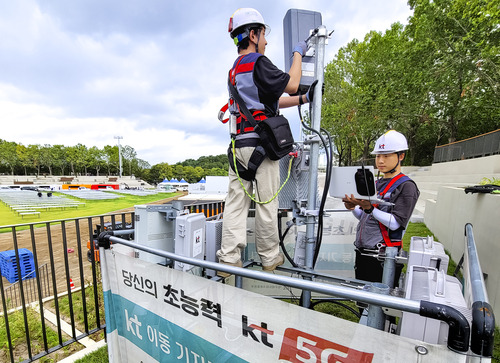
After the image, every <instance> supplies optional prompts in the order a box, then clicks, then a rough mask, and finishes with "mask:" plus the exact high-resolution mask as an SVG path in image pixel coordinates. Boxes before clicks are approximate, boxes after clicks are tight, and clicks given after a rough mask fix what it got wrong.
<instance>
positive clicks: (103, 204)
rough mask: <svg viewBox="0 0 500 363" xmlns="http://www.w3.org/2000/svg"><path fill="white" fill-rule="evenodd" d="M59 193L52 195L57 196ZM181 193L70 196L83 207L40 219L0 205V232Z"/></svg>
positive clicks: (98, 212) (121, 207)
mask: <svg viewBox="0 0 500 363" xmlns="http://www.w3.org/2000/svg"><path fill="white" fill-rule="evenodd" d="M57 194H59V193H54V195H57ZM180 194H181V193H158V194H153V195H147V196H133V195H125V194H123V195H124V196H123V197H122V198H118V199H110V200H82V199H77V198H74V197H72V196H66V197H67V198H71V199H75V200H78V201H83V202H84V203H85V206H80V207H78V208H76V209H75V208H67V209H65V210H50V211H43V210H42V211H41V214H40V218H38V217H36V216H26V217H24V218H21V217H20V216H18V215H17V213H16V212H14V211H12V210H11V209H10V208H9V207H8V206H6V205H5V204H3V203H1V204H0V232H2V230H1V226H8V225H12V224H23V223H33V222H37V221H44V222H46V221H52V220H59V219H66V218H77V217H87V216H93V215H100V214H105V213H110V212H114V211H118V210H122V209H126V208H130V207H133V206H134V205H138V204H148V203H152V202H157V201H160V200H163V199H166V198H172V197H174V196H176V195H180Z"/></svg>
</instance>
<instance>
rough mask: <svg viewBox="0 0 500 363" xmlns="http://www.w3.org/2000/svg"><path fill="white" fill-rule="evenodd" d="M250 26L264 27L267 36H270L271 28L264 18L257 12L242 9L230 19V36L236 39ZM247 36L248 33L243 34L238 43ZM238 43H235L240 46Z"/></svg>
mask: <svg viewBox="0 0 500 363" xmlns="http://www.w3.org/2000/svg"><path fill="white" fill-rule="evenodd" d="M250 25H262V26H263V27H265V28H266V34H269V31H270V28H269V26H268V25H266V23H264V18H263V17H262V15H261V14H260V13H259V12H258V11H257V10H255V9H252V8H240V9H238V10H236V11H235V12H234V14H233V15H232V16H231V18H229V26H228V29H227V31H228V32H229V36H230V37H231V38H233V39H234V38H235V37H236V36H237V35H238V34H241V33H244V30H245V29H247V28H248V27H249V26H250ZM247 36H248V33H245V34H242V36H241V37H238V38H240V39H238V42H240V41H241V40H242V39H243V38H246V37H247ZM238 42H236V39H235V43H236V44H238Z"/></svg>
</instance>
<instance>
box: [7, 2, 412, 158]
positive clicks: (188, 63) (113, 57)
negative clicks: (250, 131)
mask: <svg viewBox="0 0 500 363" xmlns="http://www.w3.org/2000/svg"><path fill="white" fill-rule="evenodd" d="M239 7H254V8H256V9H258V10H259V11H260V12H261V13H262V15H263V16H264V19H265V21H266V23H267V24H268V25H270V27H271V33H270V34H269V36H268V37H266V38H267V41H268V46H267V48H266V55H267V56H268V57H269V58H270V59H271V60H272V61H273V62H274V63H275V64H276V65H277V66H278V67H280V68H282V69H283V68H284V51H283V44H284V43H283V17H284V16H285V14H286V12H287V10H288V9H291V8H295V9H307V10H313V11H318V12H320V13H321V14H322V19H323V24H324V25H325V26H326V28H327V29H328V31H329V32H330V31H331V30H334V31H335V32H334V33H333V36H332V38H331V39H330V40H329V44H328V45H327V47H326V57H325V63H327V62H328V61H329V60H331V59H333V57H334V56H335V54H336V53H337V51H338V49H339V48H340V47H343V46H345V45H346V44H347V43H348V42H349V41H350V40H352V39H354V38H357V39H363V37H364V35H365V34H366V33H367V32H368V31H370V30H376V31H385V30H386V29H388V28H389V27H390V25H391V24H392V23H394V22H397V21H399V22H401V23H403V24H407V19H408V17H409V16H411V14H412V12H411V10H410V8H409V6H408V5H407V2H406V0H350V1H345V0H342V1H340V0H309V1H290V0H288V1H284V0H275V1H269V0H265V1H262V0H253V1H251V2H244V1H229V0H213V1H206V0H191V1H173V0H119V1H118V0H73V1H68V0H49V1H44V0H16V1H12V0H0V35H1V41H0V69H1V71H0V124H1V127H0V139H3V140H7V141H14V142H17V143H22V144H24V145H29V144H40V145H44V144H49V145H56V144H62V145H65V146H73V145H76V144H78V143H81V144H84V145H86V146H87V147H91V146H98V147H100V148H102V147H103V146H104V145H115V144H116V142H117V140H116V139H115V138H114V137H115V136H122V137H123V139H122V140H121V143H122V145H130V146H132V147H133V148H134V149H135V150H136V152H137V157H138V158H141V159H143V160H146V161H148V162H149V163H150V164H151V165H154V164H157V163H159V162H168V163H170V164H173V163H176V162H179V161H183V160H185V159H188V158H193V159H196V158H198V157H200V156H203V155H218V154H222V153H225V151H226V148H227V145H228V140H229V138H228V132H227V127H226V125H222V124H221V123H220V122H219V121H218V120H217V113H218V110H219V109H220V107H221V106H222V105H223V104H225V103H226V102H227V90H226V81H227V71H228V70H229V68H230V66H231V64H232V63H233V61H234V59H235V58H236V49H235V48H236V47H235V46H234V44H233V43H232V40H231V39H230V38H229V36H228V33H227V26H228V21H229V17H230V16H231V14H232V13H233V12H234V11H235V10H236V9H237V8H239ZM296 114H297V112H296V110H294V111H293V112H292V113H291V112H290V111H289V110H287V112H286V113H285V115H286V116H287V117H288V118H289V120H290V122H291V124H292V126H293V127H295V126H296V127H297V128H298V120H297V117H296ZM294 125H295V126H294Z"/></svg>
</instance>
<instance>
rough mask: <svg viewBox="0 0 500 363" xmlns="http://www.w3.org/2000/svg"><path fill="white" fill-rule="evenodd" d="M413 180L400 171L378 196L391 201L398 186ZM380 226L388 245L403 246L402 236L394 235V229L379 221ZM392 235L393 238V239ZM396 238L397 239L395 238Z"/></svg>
mask: <svg viewBox="0 0 500 363" xmlns="http://www.w3.org/2000/svg"><path fill="white" fill-rule="evenodd" d="M408 180H411V179H410V178H409V177H407V176H406V175H404V174H403V173H400V174H398V175H396V176H395V177H394V178H392V179H391V180H390V181H389V183H387V185H386V186H385V188H384V189H383V190H382V191H381V192H379V193H378V196H379V198H380V199H383V200H385V201H389V199H390V197H391V194H392V192H393V191H394V190H396V188H397V187H398V186H400V185H401V184H403V183H404V182H406V181H408ZM375 207H378V204H377V205H375ZM378 224H379V227H380V232H381V233H382V238H383V239H384V243H385V245H386V246H387V247H401V246H402V245H403V241H402V239H401V237H402V236H400V235H398V236H394V235H393V233H392V231H390V230H389V228H387V226H386V225H384V224H382V223H380V222H378ZM391 235H392V237H393V238H392V239H391ZM393 239H395V240H393Z"/></svg>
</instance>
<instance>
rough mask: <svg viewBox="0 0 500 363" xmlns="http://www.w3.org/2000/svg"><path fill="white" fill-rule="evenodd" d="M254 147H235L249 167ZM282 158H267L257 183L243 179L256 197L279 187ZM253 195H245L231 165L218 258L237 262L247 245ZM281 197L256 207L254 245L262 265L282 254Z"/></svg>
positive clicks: (263, 197)
mask: <svg viewBox="0 0 500 363" xmlns="http://www.w3.org/2000/svg"><path fill="white" fill-rule="evenodd" d="M253 150H254V148H253V147H243V148H237V149H236V158H237V159H238V161H239V162H240V163H241V164H242V165H244V166H245V167H246V165H248V160H249V159H250V156H251V155H252V152H253ZM279 181H280V180H279V161H272V160H270V159H268V158H266V159H265V160H264V161H263V162H262V164H261V165H260V167H259V168H258V169H257V173H256V175H255V190H254V183H252V182H250V181H247V180H244V179H241V182H242V183H243V185H244V186H245V189H246V190H247V191H248V193H249V194H250V195H252V194H253V193H255V199H256V200H259V201H267V200H269V199H271V198H272V197H273V196H274V194H275V193H276V192H277V190H278V188H279ZM250 202H251V200H250V198H249V197H248V196H247V195H246V194H245V191H244V190H243V188H242V186H241V184H240V181H239V180H238V177H237V176H236V173H235V172H234V171H233V170H232V169H231V167H230V168H229V186H228V193H227V197H226V203H225V207H224V218H223V225H222V243H221V249H220V250H219V251H217V256H218V257H219V261H222V262H226V263H236V262H237V261H239V260H240V259H241V253H242V252H243V250H244V248H245V247H246V245H247V231H246V230H247V217H248V210H249V208H250ZM277 213H278V198H276V199H274V200H273V201H272V202H270V203H268V204H257V205H256V207H255V246H256V249H257V253H258V254H259V256H260V259H261V262H262V264H263V265H272V264H273V263H275V261H276V258H277V256H278V254H279V236H278V224H277V223H278V215H277Z"/></svg>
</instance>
